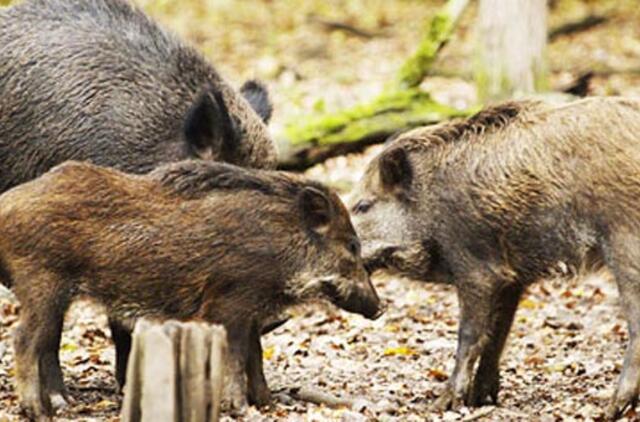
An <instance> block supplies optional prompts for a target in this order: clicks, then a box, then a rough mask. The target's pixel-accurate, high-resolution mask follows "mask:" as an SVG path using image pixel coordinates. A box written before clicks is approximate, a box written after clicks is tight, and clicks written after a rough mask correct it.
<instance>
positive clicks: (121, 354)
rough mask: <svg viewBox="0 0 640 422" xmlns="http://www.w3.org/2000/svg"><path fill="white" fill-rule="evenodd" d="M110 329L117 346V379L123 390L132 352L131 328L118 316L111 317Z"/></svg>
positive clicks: (119, 386)
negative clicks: (117, 317)
mask: <svg viewBox="0 0 640 422" xmlns="http://www.w3.org/2000/svg"><path fill="white" fill-rule="evenodd" d="M109 330H111V338H112V339H113V343H114V344H115V346H116V381H117V382H118V388H119V389H120V390H121V391H122V389H123V388H124V383H125V381H126V377H127V362H128V361H129V352H131V330H130V329H129V328H128V327H127V326H125V324H123V323H122V322H121V321H119V320H118V319H116V318H113V317H109Z"/></svg>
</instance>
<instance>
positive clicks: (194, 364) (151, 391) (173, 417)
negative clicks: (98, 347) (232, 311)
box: [122, 320, 227, 422]
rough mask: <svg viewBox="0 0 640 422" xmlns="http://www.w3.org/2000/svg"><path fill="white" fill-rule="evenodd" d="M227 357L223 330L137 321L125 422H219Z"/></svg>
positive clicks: (180, 323)
mask: <svg viewBox="0 0 640 422" xmlns="http://www.w3.org/2000/svg"><path fill="white" fill-rule="evenodd" d="M226 353H227V335H226V331H225V330H224V328H222V327H221V326H213V325H209V324H205V323H196V322H187V323H182V322H177V321H169V322H164V323H156V322H150V321H147V320H139V321H138V323H137V324H136V328H135V330H134V332H133V347H132V350H131V354H130V356H129V367H128V370H127V383H126V385H125V388H124V403H123V406H122V420H123V421H124V422H138V421H142V422H147V421H148V422H151V421H153V422H165V421H166V422H187V421H189V422H204V421H217V420H218V418H219V415H220V402H221V398H222V387H223V380H224V371H225V358H226Z"/></svg>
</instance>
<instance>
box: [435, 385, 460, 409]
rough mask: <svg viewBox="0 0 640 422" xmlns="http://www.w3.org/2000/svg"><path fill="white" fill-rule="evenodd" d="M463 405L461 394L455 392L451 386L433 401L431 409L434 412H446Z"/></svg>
mask: <svg viewBox="0 0 640 422" xmlns="http://www.w3.org/2000/svg"><path fill="white" fill-rule="evenodd" d="M463 405H464V401H463V398H462V395H460V394H456V393H455V392H454V391H453V389H452V388H451V387H447V389H446V390H445V391H444V392H443V393H442V395H440V397H438V398H437V399H436V401H435V402H434V403H433V406H432V410H434V411H436V412H446V411H447V410H455V409H458V408H460V407H462V406H463Z"/></svg>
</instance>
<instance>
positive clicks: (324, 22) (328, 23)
mask: <svg viewBox="0 0 640 422" xmlns="http://www.w3.org/2000/svg"><path fill="white" fill-rule="evenodd" d="M307 19H308V21H309V22H311V23H315V24H318V25H320V26H323V27H325V28H327V29H329V30H331V31H344V32H347V33H349V34H351V35H355V36H357V37H360V38H365V39H371V38H374V37H379V36H382V35H385V34H382V33H379V32H370V31H367V30H364V29H361V28H358V27H355V26H353V25H349V24H348V23H346V22H340V21H334V20H330V19H326V18H323V17H322V16H318V15H314V14H311V15H309V17H308V18H307Z"/></svg>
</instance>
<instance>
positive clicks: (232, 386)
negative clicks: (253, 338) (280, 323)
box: [224, 322, 251, 411]
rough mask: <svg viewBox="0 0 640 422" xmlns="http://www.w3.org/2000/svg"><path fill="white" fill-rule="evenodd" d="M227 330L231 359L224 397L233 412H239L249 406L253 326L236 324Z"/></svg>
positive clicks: (229, 325) (229, 360) (227, 327)
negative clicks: (248, 368) (250, 346)
mask: <svg viewBox="0 0 640 422" xmlns="http://www.w3.org/2000/svg"><path fill="white" fill-rule="evenodd" d="M225 328H226V329H227V340H228V342H229V359H228V362H227V365H228V368H227V377H228V380H227V383H226V387H225V388H226V390H225V394H224V396H225V397H226V398H227V400H228V404H229V406H230V408H231V410H232V411H237V410H241V409H243V408H244V407H246V406H247V378H246V368H247V360H248V355H249V338H250V333H251V325H250V324H249V323H246V322H244V323H238V322H234V323H233V324H227V325H226V327H225Z"/></svg>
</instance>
